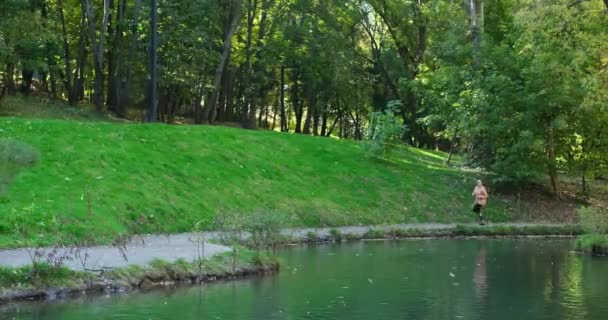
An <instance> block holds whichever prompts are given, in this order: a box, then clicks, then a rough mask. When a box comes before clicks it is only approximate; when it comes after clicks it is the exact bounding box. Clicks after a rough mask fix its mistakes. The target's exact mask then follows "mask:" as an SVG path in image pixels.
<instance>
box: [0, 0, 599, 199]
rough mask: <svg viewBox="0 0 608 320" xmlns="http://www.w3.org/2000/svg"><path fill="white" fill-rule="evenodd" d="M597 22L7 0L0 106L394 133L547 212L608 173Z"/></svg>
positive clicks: (360, 3) (201, 2)
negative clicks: (554, 201) (548, 195)
mask: <svg viewBox="0 0 608 320" xmlns="http://www.w3.org/2000/svg"><path fill="white" fill-rule="evenodd" d="M155 2H157V10H156V11H154V12H152V11H151V8H152V6H151V4H152V3H155ZM607 9H608V4H606V2H602V1H599V0H593V1H585V0H578V1H577V0H539V1H538V0H535V1H531V0H523V1H521V0H519V1H514V0H470V1H469V0H465V1H446V0H417V1H409V0H340V1H322V0H171V1H169V0H158V1H157V0H150V1H142V0H98V1H92V0H3V1H1V2H0V99H2V97H5V96H7V95H16V94H21V95H39V96H43V97H48V98H49V99H51V100H64V101H66V102H68V103H69V104H71V105H73V106H80V105H83V104H87V103H90V104H93V105H94V106H95V109H96V110H97V112H102V113H111V114H113V115H114V116H116V117H119V118H128V119H131V120H142V119H144V118H146V117H145V116H144V115H145V113H146V112H149V108H148V106H149V105H154V103H151V102H154V101H156V104H157V106H158V108H157V113H155V114H154V117H149V114H148V118H149V119H150V118H151V119H158V120H160V121H163V122H167V123H195V124H227V123H238V124H239V125H240V126H242V127H244V128H248V129H271V130H276V131H282V132H291V133H296V134H306V135H315V136H324V137H329V136H334V137H339V138H344V139H357V140H364V139H368V138H370V137H374V136H378V134H377V132H376V130H383V129H382V127H380V126H376V125H375V124H374V120H373V119H386V117H390V118H391V119H389V120H390V121H389V120H386V121H385V122H386V123H391V124H393V125H392V127H391V130H392V132H393V133H395V132H398V136H397V139H391V140H390V141H393V140H395V141H394V142H395V143H403V144H409V145H412V146H415V147H418V148H429V149H441V150H444V151H449V152H450V154H452V153H459V154H462V155H465V156H466V157H465V158H466V160H467V164H468V165H471V166H478V167H481V168H484V169H486V170H487V171H490V172H493V173H496V174H497V177H498V179H497V180H499V181H501V182H505V183H512V184H521V183H527V182H530V181H534V180H536V179H539V178H541V177H543V176H545V177H549V180H550V181H551V185H552V188H553V190H554V192H555V194H556V195H557V196H559V194H560V182H559V175H560V174H568V175H571V176H577V177H581V180H582V182H583V184H582V185H583V190H582V191H583V192H587V190H586V184H585V179H589V178H596V177H599V176H602V175H603V174H605V171H606V164H607V162H606V161H607V160H608V112H607V110H606V97H607V95H608V91H607V89H608V87H607V86H608V73H607V72H608V69H607V67H608V66H607V64H608V37H607V35H608V34H607V26H608V16H607V14H606V13H607ZM152 13H155V17H156V29H157V32H156V33H154V34H155V35H157V37H156V38H157V39H156V40H157V43H156V51H155V52H156V53H157V56H158V58H157V62H156V68H157V71H156V72H157V74H158V83H157V90H156V92H157V95H156V96H154V97H151V96H150V92H151V90H150V87H151V86H150V77H151V74H152V72H151V70H152V68H151V66H153V65H154V64H153V63H150V58H149V57H150V54H151V52H153V51H154V50H151V49H152V48H153V47H154V46H152V45H151V43H154V42H151V40H152V38H153V37H151V34H153V33H152V32H151V25H152V24H151V18H152V16H153V15H152ZM152 30H153V29H152ZM155 74H156V73H155ZM0 104H1V102H0ZM151 110H154V109H151ZM378 115H384V117H378ZM395 123H397V124H398V126H400V128H394V127H395V126H394V124H395ZM393 135H394V134H393ZM384 136H386V135H384Z"/></svg>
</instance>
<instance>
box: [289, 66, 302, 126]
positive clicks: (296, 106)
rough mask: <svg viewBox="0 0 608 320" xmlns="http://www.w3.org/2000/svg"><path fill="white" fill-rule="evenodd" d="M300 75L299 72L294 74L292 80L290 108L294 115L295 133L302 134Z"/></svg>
mask: <svg viewBox="0 0 608 320" xmlns="http://www.w3.org/2000/svg"><path fill="white" fill-rule="evenodd" d="M299 78H300V74H299V72H295V76H294V79H293V89H292V90H291V94H292V96H293V101H292V106H293V110H294V112H295V114H296V129H295V133H302V116H303V110H302V109H303V103H302V101H301V99H300V81H299Z"/></svg>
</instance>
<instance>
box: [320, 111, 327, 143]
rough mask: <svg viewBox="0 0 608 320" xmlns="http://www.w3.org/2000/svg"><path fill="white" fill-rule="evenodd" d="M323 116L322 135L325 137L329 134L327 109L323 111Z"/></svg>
mask: <svg viewBox="0 0 608 320" xmlns="http://www.w3.org/2000/svg"><path fill="white" fill-rule="evenodd" d="M321 118H322V119H321V136H323V137H325V136H326V135H327V111H323V114H322V115H321Z"/></svg>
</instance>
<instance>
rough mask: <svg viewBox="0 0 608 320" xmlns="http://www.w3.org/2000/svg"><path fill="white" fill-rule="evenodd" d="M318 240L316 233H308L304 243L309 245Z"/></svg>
mask: <svg viewBox="0 0 608 320" xmlns="http://www.w3.org/2000/svg"><path fill="white" fill-rule="evenodd" d="M318 239H319V235H318V234H317V233H316V232H314V231H308V232H307V233H306V241H308V242H310V243H316V242H317V240H318Z"/></svg>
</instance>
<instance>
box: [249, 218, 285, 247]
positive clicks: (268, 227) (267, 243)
mask: <svg viewBox="0 0 608 320" xmlns="http://www.w3.org/2000/svg"><path fill="white" fill-rule="evenodd" d="M286 225H288V220H287V219H286V218H285V216H284V215H282V214H280V213H277V212H274V211H272V210H270V211H256V212H255V213H253V214H251V215H249V216H248V217H246V219H245V223H244V226H245V230H246V231H248V232H249V234H250V238H249V243H250V245H251V247H253V248H254V249H256V250H258V251H260V250H271V251H272V252H273V253H274V252H276V250H277V249H278V247H279V246H280V245H281V244H282V243H284V242H285V237H284V236H283V235H282V234H281V229H282V228H284V227H285V226H286Z"/></svg>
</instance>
